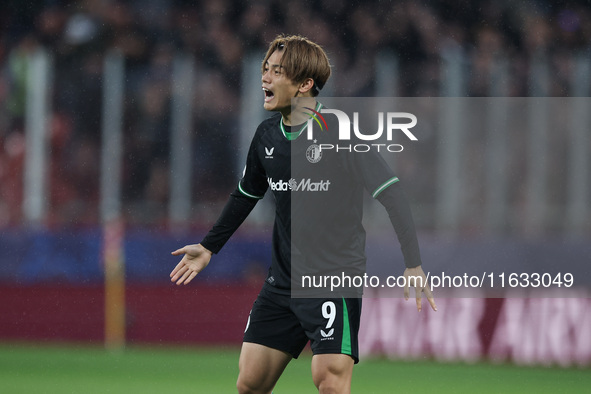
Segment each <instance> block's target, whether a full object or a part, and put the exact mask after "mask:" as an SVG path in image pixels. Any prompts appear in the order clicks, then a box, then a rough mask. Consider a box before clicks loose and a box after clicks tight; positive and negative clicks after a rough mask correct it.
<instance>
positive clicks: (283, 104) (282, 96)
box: [262, 51, 298, 111]
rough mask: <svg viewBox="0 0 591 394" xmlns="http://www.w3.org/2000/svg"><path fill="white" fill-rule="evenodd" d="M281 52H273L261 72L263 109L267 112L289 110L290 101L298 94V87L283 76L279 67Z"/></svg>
mask: <svg viewBox="0 0 591 394" xmlns="http://www.w3.org/2000/svg"><path fill="white" fill-rule="evenodd" d="M281 56H283V52H279V51H275V52H273V54H272V55H271V56H269V59H268V60H267V63H265V67H264V71H263V77H262V82H263V92H264V93H265V103H264V105H263V107H264V108H265V109H266V110H267V111H282V110H286V109H290V107H291V99H292V98H293V97H295V95H296V94H297V92H298V85H297V84H295V83H294V82H293V81H292V80H291V79H289V78H287V76H286V75H285V70H284V69H283V68H282V67H281V66H280V65H279V63H280V62H281Z"/></svg>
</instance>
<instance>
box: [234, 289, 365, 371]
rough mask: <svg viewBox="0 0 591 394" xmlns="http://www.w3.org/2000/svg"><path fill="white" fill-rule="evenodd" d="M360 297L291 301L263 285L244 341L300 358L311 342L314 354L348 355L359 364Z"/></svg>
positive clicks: (289, 297) (247, 325)
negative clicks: (307, 344)
mask: <svg viewBox="0 0 591 394" xmlns="http://www.w3.org/2000/svg"><path fill="white" fill-rule="evenodd" d="M360 318H361V298H324V299H322V298H291V296H289V295H282V294H277V293H274V292H271V291H269V290H268V289H266V287H265V286H264V287H263V289H262V290H261V292H260V293H259V296H258V297H257V299H256V300H255V302H254V305H253V307H252V310H251V311H250V316H249V317H248V323H247V324H246V330H245V331H244V342H252V343H258V344H260V345H264V346H267V347H270V348H273V349H277V350H281V351H284V352H286V353H289V354H291V355H292V356H293V357H294V358H298V356H299V355H300V353H301V352H302V350H303V349H304V347H305V346H306V343H308V340H309V341H310V345H311V348H312V352H313V353H314V354H347V355H349V356H351V357H352V358H353V360H355V363H357V362H359V344H358V333H359V321H360Z"/></svg>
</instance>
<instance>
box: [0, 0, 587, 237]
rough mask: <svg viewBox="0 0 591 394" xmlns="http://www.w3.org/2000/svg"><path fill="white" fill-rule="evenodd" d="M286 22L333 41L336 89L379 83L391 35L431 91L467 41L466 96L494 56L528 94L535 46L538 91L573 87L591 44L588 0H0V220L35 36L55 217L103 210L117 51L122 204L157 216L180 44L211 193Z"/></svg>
mask: <svg viewBox="0 0 591 394" xmlns="http://www.w3.org/2000/svg"><path fill="white" fill-rule="evenodd" d="M279 33H298V34H302V35H305V36H309V37H310V38H312V39H313V40H314V41H316V42H319V43H320V44H321V45H323V46H325V47H326V49H327V52H328V53H329V55H330V58H331V61H332V63H333V66H334V67H335V71H336V72H335V74H334V80H333V81H332V82H331V83H332V84H333V89H334V90H333V91H334V94H336V95H340V96H372V95H374V93H375V89H376V86H375V79H374V71H375V59H376V56H377V55H378V53H380V52H382V51H384V50H387V51H391V52H393V53H394V54H395V55H396V57H397V59H398V76H397V77H398V88H399V91H398V92H397V94H398V95H399V96H438V95H440V94H441V93H440V92H441V90H440V87H441V82H442V81H441V78H442V77H441V68H440V66H441V64H442V62H441V56H442V54H444V53H446V52H447V51H450V50H454V51H458V52H459V53H462V54H463V55H464V56H465V60H466V71H467V72H466V83H467V85H466V94H467V95H469V96H487V95H490V94H491V76H492V75H493V74H494V73H495V70H497V68H498V66H499V64H500V63H502V62H503V61H505V62H506V65H507V68H508V75H509V81H508V84H507V86H506V91H505V92H499V91H496V93H495V94H503V95H508V96H527V95H530V94H532V91H531V86H530V85H531V84H530V81H529V79H528V76H529V73H530V71H531V67H532V64H533V63H532V62H533V61H544V62H546V64H547V65H548V67H549V72H550V73H551V75H552V76H553V78H552V79H551V84H550V86H549V87H548V92H546V94H547V95H551V96H568V95H569V92H570V89H571V86H572V75H573V70H574V68H575V65H574V61H573V59H574V57H573V55H575V54H577V53H579V52H583V51H588V50H589V48H590V43H591V9H590V8H589V6H588V3H587V2H586V1H584V0H570V1H566V2H562V1H561V2H558V1H541V0H528V1H522V2H509V1H501V2H498V1H492V0H479V1H469V0H460V1H458V0H434V1H429V2H416V1H412V0H401V1H396V2H389V1H385V2H384V1H379V0H370V1H365V2H342V1H338V0H312V1H279V0H261V1H256V2H242V1H239V0H202V1H198V2H193V1H187V0H175V1H168V0H145V1H144V0H141V1H140V0H127V1H124V0H77V1H74V2H69V1H60V0H58V1H41V0H37V1H35V0H33V1H27V2H24V3H23V2H20V1H16V0H6V1H4V2H2V4H1V5H0V71H1V72H0V148H1V149H0V181H1V186H0V226H2V225H6V224H9V223H15V220H17V219H18V217H19V214H15V212H20V198H21V197H22V196H21V192H20V190H21V186H20V183H22V157H23V154H24V153H23V152H24V146H23V134H22V133H23V127H24V119H23V116H24V111H25V104H26V73H27V57H28V56H29V55H30V54H31V53H32V52H33V51H34V50H36V48H39V47H44V48H46V49H47V50H48V51H49V52H50V53H51V55H52V58H53V62H54V71H53V79H52V81H53V89H52V92H53V96H52V98H53V100H52V110H53V115H52V117H51V119H50V123H51V127H50V129H51V147H52V153H51V157H52V168H51V174H52V179H51V185H52V192H51V201H52V202H51V204H52V208H55V209H52V215H53V216H52V218H51V220H52V221H55V222H58V223H59V222H63V223H73V224H76V223H80V222H84V223H91V222H93V221H96V220H97V217H98V213H97V212H98V182H99V180H98V177H99V152H100V142H101V124H102V123H101V122H102V112H101V108H102V100H103V97H102V88H103V61H104V55H105V54H106V53H107V52H108V51H112V50H117V51H119V52H120V53H121V54H123V56H124V58H125V73H126V74H125V75H126V79H125V86H124V89H125V108H124V117H125V120H124V123H125V130H124V135H125V136H124V138H125V149H124V151H125V159H124V160H125V174H124V179H125V186H124V198H125V203H126V204H128V205H129V206H130V207H132V208H130V210H129V212H131V213H130V215H131V216H132V220H133V221H134V222H137V223H160V222H164V221H165V219H166V214H167V212H166V204H167V201H168V188H169V185H168V173H169V163H168V161H169V149H170V121H171V112H170V111H171V108H170V105H171V89H170V85H171V73H172V69H173V67H172V64H173V59H174V58H175V56H176V55H177V54H179V53H189V54H191V55H193V57H194V60H195V64H196V74H197V75H196V82H195V86H194V97H195V98H194V100H193V102H192V109H193V114H194V124H193V135H194V140H195V142H196V143H195V144H194V146H195V152H194V158H195V159H194V163H193V164H194V168H195V170H194V176H193V180H194V183H195V186H194V188H193V189H194V196H193V203H194V204H203V203H206V202H216V201H220V200H223V199H225V196H226V195H227V193H228V190H229V189H230V188H231V187H232V185H233V184H234V183H235V179H236V177H237V174H235V173H234V171H235V167H236V163H235V160H236V158H235V156H234V154H233V147H234V146H235V145H236V144H237V140H236V136H237V134H238V133H239V129H238V128H239V123H238V113H239V109H240V97H239V95H240V89H241V86H242V77H243V76H242V60H243V59H244V57H245V55H246V54H249V53H251V52H255V53H259V54H260V55H261V56H262V54H263V52H264V50H265V48H266V45H267V43H268V42H269V41H271V40H272V39H273V38H274V36H275V35H277V34H279ZM540 59H542V60H540ZM250 77H252V78H256V77H258V76H256V75H253V76H250ZM53 161H55V163H53ZM401 166H403V167H404V166H407V167H412V165H410V164H408V163H402V164H401ZM15 190H19V192H15Z"/></svg>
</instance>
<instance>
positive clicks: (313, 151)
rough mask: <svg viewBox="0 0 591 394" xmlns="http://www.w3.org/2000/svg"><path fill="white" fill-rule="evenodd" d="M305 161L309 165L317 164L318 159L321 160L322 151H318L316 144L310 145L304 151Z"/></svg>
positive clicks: (318, 147)
mask: <svg viewBox="0 0 591 394" xmlns="http://www.w3.org/2000/svg"><path fill="white" fill-rule="evenodd" d="M306 159H308V161H309V162H310V163H318V162H319V161H320V159H322V150H321V149H320V146H318V145H316V144H312V145H310V146H309V147H308V149H307V150H306Z"/></svg>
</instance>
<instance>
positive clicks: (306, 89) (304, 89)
mask: <svg viewBox="0 0 591 394" xmlns="http://www.w3.org/2000/svg"><path fill="white" fill-rule="evenodd" d="M313 86H314V80H313V79H312V78H306V79H305V80H304V82H302V83H301V84H300V87H299V88H298V91H299V92H300V93H301V94H302V95H306V94H307V93H311V92H312V87H313Z"/></svg>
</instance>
